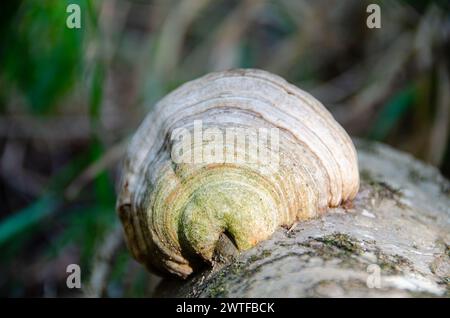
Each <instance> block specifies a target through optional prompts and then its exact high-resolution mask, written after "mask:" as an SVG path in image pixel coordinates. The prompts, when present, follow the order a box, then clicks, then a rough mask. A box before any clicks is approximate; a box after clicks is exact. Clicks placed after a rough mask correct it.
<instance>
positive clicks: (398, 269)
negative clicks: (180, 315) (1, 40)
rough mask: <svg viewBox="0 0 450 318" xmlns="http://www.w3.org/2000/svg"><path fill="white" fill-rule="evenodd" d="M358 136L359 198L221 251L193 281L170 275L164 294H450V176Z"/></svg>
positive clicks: (163, 286) (161, 289)
mask: <svg viewBox="0 0 450 318" xmlns="http://www.w3.org/2000/svg"><path fill="white" fill-rule="evenodd" d="M356 145H357V148H358V156H359V165H360V174H361V179H362V180H361V189H360V191H359V194H358V196H357V198H356V199H355V200H354V201H353V202H351V203H347V204H344V206H342V207H340V208H336V209H331V210H330V211H329V213H327V214H325V215H323V216H322V217H320V218H317V219H314V220H310V221H307V222H302V223H299V224H297V225H296V226H294V227H292V228H291V229H284V228H280V229H279V230H278V231H277V232H276V233H275V234H274V235H273V236H272V238H271V239H269V240H267V241H264V242H262V243H260V244H259V245H258V246H256V247H255V248H253V249H251V250H248V251H246V252H244V253H241V254H240V255H238V256H236V255H232V257H218V258H217V259H218V261H217V263H216V264H215V265H214V266H213V268H208V267H205V270H204V271H203V272H202V273H200V274H198V275H197V276H195V277H192V278H191V279H190V280H188V281H178V280H173V281H171V280H164V281H163V282H162V283H161V284H160V287H159V288H157V291H156V296H181V297H186V296H187V297H316V296H319V297H321V296H324V297H340V296H344V297H345V296H356V297H378V296H381V297H411V296H449V295H450V287H449V286H450V186H449V182H448V181H447V180H445V179H444V178H443V177H442V176H441V175H440V174H439V173H438V171H437V170H436V169H435V168H432V167H430V166H428V165H425V164H423V163H421V162H418V161H417V160H415V159H413V158H412V157H411V156H409V155H406V154H403V153H400V152H398V151H396V150H393V149H391V148H389V147H387V146H384V145H381V144H375V143H368V142H362V141H358V142H357V143H356ZM225 241H226V240H225ZM225 245H226V244H225ZM227 249H228V250H229V247H227V248H225V250H227ZM227 253H228V252H227ZM231 254H233V253H232V252H230V255H231ZM228 256H229V255H228ZM230 259H231V260H230ZM221 260H226V261H225V262H221Z"/></svg>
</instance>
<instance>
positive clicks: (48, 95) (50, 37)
mask: <svg viewBox="0 0 450 318" xmlns="http://www.w3.org/2000/svg"><path fill="white" fill-rule="evenodd" d="M69 3H78V4H80V5H83V4H84V1H83V0H77V1H68V0H52V1H30V0H26V1H23V2H22V3H21V6H20V7H19V9H18V11H17V13H16V14H15V16H14V17H13V18H12V19H11V20H10V21H9V27H8V29H7V30H8V34H7V35H6V36H7V39H6V43H8V46H7V50H6V51H5V52H4V54H3V56H2V59H1V65H3V67H4V68H3V70H2V71H3V72H4V73H5V77H6V78H7V79H9V81H10V83H11V84H14V85H15V86H16V88H18V89H19V90H20V91H21V92H22V93H23V94H24V95H25V96H26V97H27V99H28V102H29V107H30V109H31V110H32V111H33V112H34V113H45V112H48V111H50V110H51V109H52V108H53V107H55V105H56V101H57V100H58V98H59V97H61V96H62V95H63V94H64V93H65V92H67V90H68V89H69V88H70V87H71V86H72V85H73V84H74V80H75V79H76V78H77V76H78V75H79V72H80V66H81V63H82V54H81V53H82V50H83V36H84V28H81V29H76V30H75V29H68V28H67V27H66V18H67V14H66V6H67V5H68V4H69Z"/></svg>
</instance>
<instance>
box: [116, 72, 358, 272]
mask: <svg viewBox="0 0 450 318" xmlns="http://www.w3.org/2000/svg"><path fill="white" fill-rule="evenodd" d="M358 188H359V174H358V163H357V155H356V151H355V148H354V145H353V143H352V141H351V139H350V137H349V136H348V135H347V133H346V132H345V130H344V129H343V128H342V127H341V126H340V125H339V124H338V123H337V122H336V121H335V120H334V118H333V117H332V115H331V114H330V113H329V112H328V111H327V110H326V109H325V107H324V106H323V105H322V104H321V103H320V102H319V101H318V100H317V99H315V98H314V97H313V96H311V95H310V94H308V93H306V92H304V91H303V90H301V89H299V88H297V87H296V86H294V85H292V84H289V83H288V82H286V81H285V80H284V79H282V78H281V77H279V76H277V75H274V74H271V73H268V72H266V71H262V70H255V69H239V70H231V71H224V72H217V73H211V74H208V75H205V76H203V77H201V78H199V79H196V80H193V81H190V82H188V83H186V84H184V85H182V86H180V87H179V88H177V89H176V90H174V91H173V92H171V93H170V94H168V95H167V96H165V97H164V98H163V99H162V100H160V101H159V102H158V103H157V104H156V106H155V107H154V109H153V111H152V112H151V113H150V114H148V115H147V117H146V118H145V119H144V121H143V123H142V124H141V126H140V127H139V129H138V130H137V132H136V134H135V135H134V137H133V139H132V141H131V143H130V145H129V148H128V152H127V155H126V158H125V160H124V167H123V175H122V183H121V186H120V193H119V197H118V202H117V210H118V213H119V216H120V219H121V221H122V224H123V227H124V231H125V236H126V242H127V245H128V247H129V249H130V251H131V253H132V254H133V256H134V257H135V258H136V259H137V260H138V261H139V262H140V263H142V264H144V265H145V266H146V267H147V268H148V269H150V270H153V271H156V272H159V273H171V274H174V275H177V276H179V277H182V278H186V277H188V276H189V275H190V274H191V273H193V272H194V271H195V270H196V269H197V268H198V267H199V266H201V265H202V264H204V263H213V262H214V259H215V256H216V253H217V250H218V246H220V245H223V243H221V242H223V238H224V237H225V238H226V240H228V242H231V243H232V244H233V245H234V246H235V247H236V249H237V250H238V251H242V250H246V249H249V248H251V247H253V246H255V245H256V244H257V243H258V242H260V241H262V240H265V239H267V238H268V237H270V236H271V235H272V234H273V232H274V231H275V230H276V229H277V228H278V227H280V226H291V225H292V224H294V223H295V222H297V221H301V220H306V219H309V218H313V217H316V216H318V215H320V214H321V213H324V212H325V211H326V210H327V209H328V207H334V206H338V205H340V204H341V203H342V202H345V201H347V200H351V199H353V198H354V197H355V196H356V193H357V192H358ZM225 245H226V244H225ZM222 252H223V251H222ZM225 254H226V253H225Z"/></svg>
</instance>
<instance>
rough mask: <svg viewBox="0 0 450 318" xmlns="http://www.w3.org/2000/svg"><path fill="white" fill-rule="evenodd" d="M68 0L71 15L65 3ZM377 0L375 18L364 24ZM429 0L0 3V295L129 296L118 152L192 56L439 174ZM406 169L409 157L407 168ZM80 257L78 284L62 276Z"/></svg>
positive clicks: (442, 89) (447, 32)
mask: <svg viewBox="0 0 450 318" xmlns="http://www.w3.org/2000/svg"><path fill="white" fill-rule="evenodd" d="M71 3H76V4H79V5H80V7H81V21H82V23H81V29H69V28H67V27H66V18H67V17H68V15H69V14H68V13H66V7H67V5H68V4H71ZM370 3H377V4H379V5H380V6H381V29H369V28H367V27H366V19H367V16H368V13H367V12H366V8H367V5H368V4H370ZM449 56H450V10H449V2H448V1H447V0H442V1H414V0H396V1H395V0H390V1H361V0H339V1H338V0H334V1H329V0H327V1H325V0H314V1H312V0H311V1H307V0H278V1H275V0H273V1H263V0H243V1H235V0H184V1H174V0H173V1H170V0H133V1H131V0H92V1H89V0H42V1H41V0H34V1H33V0H16V1H5V2H3V3H2V6H1V9H0V206H1V209H0V295H1V296H10V297H21V296H45V297H56V296H83V295H92V296H99V295H103V296H110V297H121V296H145V295H148V293H149V291H151V290H152V289H153V288H154V286H155V284H156V283H157V278H156V277H155V276H152V275H150V274H147V273H146V272H145V271H144V270H143V269H142V267H141V266H139V265H138V264H137V263H136V262H135V261H133V260H132V259H131V257H130V255H129V253H128V252H127V250H126V248H125V247H124V244H123V242H122V236H121V228H120V227H119V225H118V218H117V217H116V213H115V197H116V196H115V186H116V183H117V180H118V178H119V176H120V160H121V158H122V155H123V153H124V149H125V146H126V143H127V141H128V140H129V138H130V136H131V134H132V133H133V132H134V131H135V129H136V128H137V126H138V125H139V123H140V122H141V120H142V119H143V117H144V116H145V114H146V113H147V112H148V111H149V110H150V109H151V108H152V105H153V104H154V103H155V101H157V100H158V99H159V98H161V97H162V96H163V95H164V94H166V93H167V92H169V91H170V90H172V89H174V88H175V87H177V86H178V85H180V84H181V83H183V82H185V81H188V80H191V79H194V78H196V77H198V76H201V75H203V74H205V73H207V72H210V71H214V70H223V69H229V68H236V67H256V68H262V69H265V70H268V71H271V72H274V73H276V74H279V75H281V76H283V77H285V78H286V79H287V80H288V81H290V82H292V83H294V84H296V85H297V86H299V87H301V88H303V89H305V90H307V91H309V92H311V93H312V94H313V95H314V96H315V97H317V98H318V99H319V100H320V101H322V102H323V103H324V104H325V105H326V107H327V108H328V109H329V110H330V111H331V112H332V113H333V115H334V116H335V117H336V119H337V120H338V121H339V122H340V123H341V124H342V125H343V126H344V127H345V128H346V129H347V131H348V132H349V133H350V134H352V135H353V136H358V137H363V138H368V139H373V140H378V141H382V142H385V143H388V144H390V145H392V146H394V147H396V148H398V149H401V150H404V151H407V152H409V153H411V154H412V155H413V156H415V157H417V158H420V159H422V160H424V161H426V162H429V163H431V164H433V165H435V166H436V167H437V168H438V169H440V170H441V172H442V173H443V174H444V175H445V176H446V177H447V178H448V177H449V176H450V160H449V159H450V147H449V121H450V77H449V63H450V59H449ZM415 177H417V178H420V172H418V173H417V176H415ZM71 263H76V264H80V266H81V277H82V282H83V288H82V289H81V290H70V289H68V288H67V287H66V277H67V275H68V274H67V273H66V266H67V265H68V264H71Z"/></svg>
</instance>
